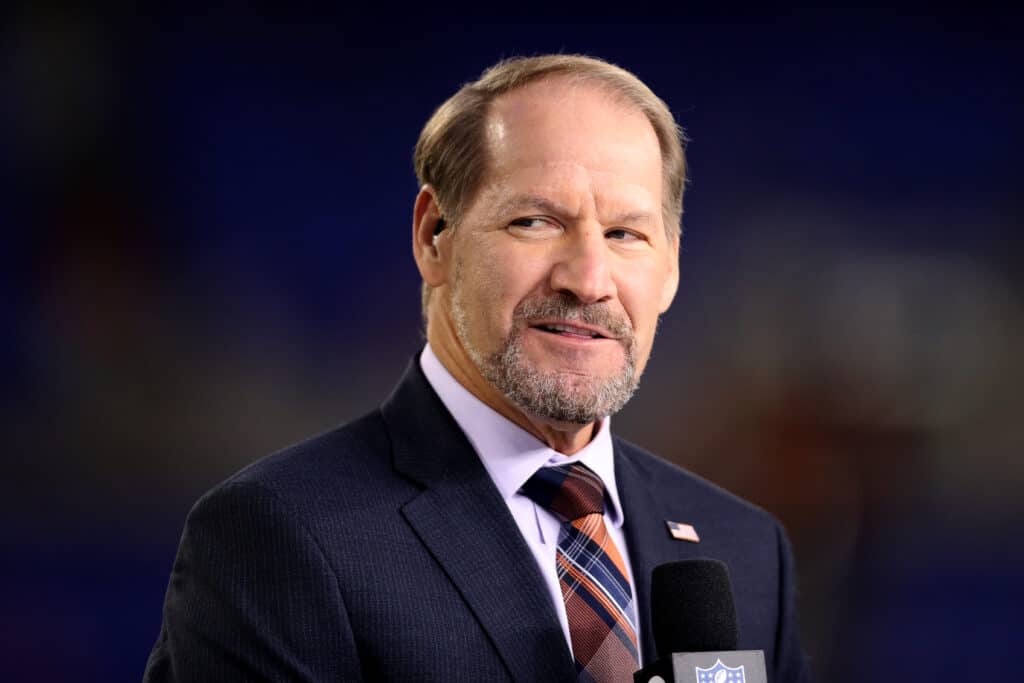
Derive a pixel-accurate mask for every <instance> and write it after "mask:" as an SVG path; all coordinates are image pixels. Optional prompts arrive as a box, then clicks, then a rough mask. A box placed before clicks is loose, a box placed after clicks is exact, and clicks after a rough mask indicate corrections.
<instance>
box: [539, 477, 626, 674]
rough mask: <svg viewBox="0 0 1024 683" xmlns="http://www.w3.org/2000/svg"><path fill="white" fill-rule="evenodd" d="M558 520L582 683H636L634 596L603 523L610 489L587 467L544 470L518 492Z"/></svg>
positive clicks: (559, 557) (561, 569) (561, 579)
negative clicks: (606, 495)
mask: <svg viewBox="0 0 1024 683" xmlns="http://www.w3.org/2000/svg"><path fill="white" fill-rule="evenodd" d="M520 493H522V494H524V495H526V496H527V497H529V498H530V499H531V500H533V501H534V502H535V503H537V504H538V505H540V506H541V507H544V508H546V509H548V510H550V511H551V512H552V513H554V514H555V515H556V516H557V517H558V518H559V519H560V520H562V528H561V531H559V534H558V550H557V553H556V563H557V566H558V583H559V585H560V586H561V588H562V598H563V599H564V600H565V612H566V615H567V616H568V618H569V637H570V639H571V640H572V654H573V658H574V659H575V660H576V674H577V677H578V680H579V681H585V682H587V683H589V682H591V681H595V682H599V683H603V682H605V681H632V680H633V672H634V671H635V670H636V669H637V668H638V667H637V640H636V628H635V627H634V626H633V609H632V605H633V591H632V590H631V589H630V586H629V578H628V575H627V574H626V566H625V564H624V563H623V561H622V555H620V554H619V550H618V548H616V547H615V544H614V543H613V542H612V539H611V536H609V535H608V529H607V527H605V524H604V484H603V483H602V482H601V478H600V477H599V476H597V475H596V474H594V472H593V471H591V470H590V469H588V468H587V466H586V465H583V464H581V463H574V464H571V465H563V466H561V467H542V468H541V469H539V470H537V472H536V473H535V474H534V475H533V476H532V477H530V479H529V481H527V482H526V484H524V485H523V488H522V489H520Z"/></svg>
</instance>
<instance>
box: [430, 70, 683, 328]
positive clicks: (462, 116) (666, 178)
mask: <svg viewBox="0 0 1024 683" xmlns="http://www.w3.org/2000/svg"><path fill="white" fill-rule="evenodd" d="M552 76H564V77H568V78H570V79H572V80H573V81H576V82H582V83H588V84H594V85H597V86H599V87H602V88H603V89H605V90H607V91H608V92H609V93H610V94H611V95H613V96H614V97H616V98H619V99H621V100H623V101H624V102H626V103H627V104H629V105H631V106H634V107H636V108H637V109H639V110H640V112H642V113H643V114H644V115H645V116H646V117H647V120H648V121H649V122H650V124H651V127H652V128H654V133H655V135H656V136H657V138H658V146H659V147H660V149H661V162H662V180H663V183H664V188H663V191H662V197H663V199H662V217H663V221H664V223H665V230H666V231H667V232H668V234H669V237H670V238H678V237H679V236H680V233H681V221H682V214H683V191H684V189H685V186H686V154H685V152H684V146H685V144H686V136H685V134H684V133H683V131H682V129H681V128H680V127H679V126H678V124H677V123H676V121H675V118H673V116H672V112H671V111H669V108H668V106H667V105H666V104H665V103H664V102H663V101H662V100H661V98H659V97H658V96H657V95H655V94H654V92H652V91H651V89H650V88H648V87H647V86H646V85H645V84H644V83H643V81H641V80H640V79H639V78H637V77H636V76H634V75H633V74H631V73H630V72H629V71H626V70H625V69H623V68H621V67H618V66H616V65H614V64H611V63H609V62H606V61H604V60H601V59H597V58H595V57H587V56H584V55H543V56H538V57H514V58H511V59H506V60H503V61H501V62H498V63H497V64H495V65H494V66H492V67H491V68H489V69H487V70H486V71H484V73H483V74H482V75H481V76H480V78H479V79H478V80H476V81H473V82H472V83H467V84H465V85H463V86H462V87H461V88H460V89H459V91H458V92H456V93H455V94H454V95H452V96H451V97H450V98H448V100H446V101H445V102H444V103H443V104H442V105H441V106H440V107H438V108H437V110H436V111H435V112H434V114H433V115H432V116H431V117H430V119H429V120H428V121H427V123H426V125H425V126H423V130H422V131H421V132H420V137H419V140H418V141H417V142H416V151H415V153H414V156H413V161H414V164H415V168H416V178H417V180H418V181H419V184H420V187H422V186H423V185H426V184H429V185H430V186H431V187H432V188H433V189H434V192H435V196H436V200H437V204H438V206H439V208H440V210H441V212H442V214H443V215H444V217H445V220H446V222H447V223H448V225H450V226H455V225H457V224H458V223H459V221H460V219H461V218H462V214H463V212H464V211H465V209H466V207H467V206H469V203H470V202H471V201H472V200H473V198H474V196H475V194H476V192H477V190H479V189H480V183H481V181H482V179H483V178H484V177H485V175H486V171H487V147H486V140H485V134H484V129H485V126H486V123H487V114H488V112H489V111H490V105H491V103H492V102H493V101H494V100H495V99H496V98H497V97H499V96H500V95H503V94H505V93H507V92H510V91H512V90H516V89H518V88H522V87H523V86H525V85H527V84H529V83H533V82H535V81H538V80H541V79H543V78H548V77H552ZM429 300H430V287H429V286H427V285H426V283H424V286H423V315H424V317H426V315H427V305H428V303H429Z"/></svg>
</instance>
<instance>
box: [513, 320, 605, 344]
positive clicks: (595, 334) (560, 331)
mask: <svg viewBox="0 0 1024 683" xmlns="http://www.w3.org/2000/svg"><path fill="white" fill-rule="evenodd" d="M530 327H531V328H532V329H535V330H539V331H541V332H545V333H547V334H554V335H558V336H561V337H567V338H569V339H582V340H586V339H615V337H613V336H612V334H611V333H610V332H609V331H608V330H605V329H603V328H601V327H597V326H594V325H585V324H582V323H569V322H564V321H541V322H535V323H531V324H530Z"/></svg>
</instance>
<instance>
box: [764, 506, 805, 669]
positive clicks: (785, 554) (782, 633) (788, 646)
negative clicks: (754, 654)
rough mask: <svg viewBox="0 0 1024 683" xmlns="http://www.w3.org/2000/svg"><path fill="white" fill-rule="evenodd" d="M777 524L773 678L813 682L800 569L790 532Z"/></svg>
mask: <svg viewBox="0 0 1024 683" xmlns="http://www.w3.org/2000/svg"><path fill="white" fill-rule="evenodd" d="M776 526H777V534H778V545H779V577H780V578H779V624H778V628H777V629H776V640H775V670H774V671H773V672H770V675H769V680H770V681H774V682H776V683H810V681H811V674H810V669H809V667H808V664H807V656H806V654H805V653H804V649H803V646H802V645H801V644H800V627H799V624H798V623H797V622H798V620H797V609H796V597H797V590H796V570H795V568H794V561H793V550H792V548H791V547H790V544H789V539H788V538H786V532H785V531H784V530H783V529H782V527H781V526H780V525H776Z"/></svg>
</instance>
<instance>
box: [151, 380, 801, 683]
mask: <svg viewBox="0 0 1024 683" xmlns="http://www.w3.org/2000/svg"><path fill="white" fill-rule="evenodd" d="M614 448H615V463H616V465H615V467H616V480H617V483H618V486H619V492H620V497H621V499H622V505H623V508H624V513H625V529H624V530H625V534H626V538H627V543H628V545H629V552H630V561H631V562H632V566H633V573H634V575H635V577H636V586H635V589H636V595H637V599H638V601H639V602H638V605H639V615H640V620H641V638H642V640H643V653H644V657H645V661H647V662H650V661H653V659H654V657H655V655H654V650H653V647H654V645H653V638H652V633H651V625H650V613H651V610H650V576H651V570H652V569H653V568H654V567H655V566H656V565H658V564H661V563H662V562H668V561H672V560H679V559H685V558H693V557H714V558H718V559H720V560H722V561H724V562H725V563H726V564H727V565H728V567H729V571H730V574H731V578H732V586H733V592H734V594H735V600H736V606H737V611H738V620H739V632H740V642H739V646H740V648H741V649H763V650H764V652H765V658H766V664H767V666H768V671H769V677H770V680H772V681H778V682H780V683H781V682H786V683H788V682H790V681H804V680H807V673H806V669H805V664H804V659H803V653H802V651H801V648H800V645H799V642H798V637H797V627H796V623H795V620H794V581H793V573H792V561H791V555H790V550H789V546H788V544H787V541H786V538H785V535H784V533H783V531H782V529H781V528H780V526H779V525H778V524H777V523H776V522H775V520H773V519H772V518H771V517H770V516H769V515H768V514H766V513H765V512H763V511H762V510H760V509H758V508H756V507H754V506H752V505H750V504H748V503H745V502H743V501H741V500H740V499H738V498H736V497H734V496H732V495H730V494H728V493H726V492H724V491H723V490H721V489H719V488H717V487H716V486H714V485H712V484H709V483H708V482H706V481H703V480H701V479H699V478H698V477H695V476H694V475H692V474H690V473H688V472H686V471H684V470H682V469H679V468H677V467H675V466H673V465H671V464H669V463H666V462H665V461H663V460H661V459H659V458H657V457H655V456H653V455H651V454H649V453H647V452H645V451H643V450H641V449H640V448H637V447H636V446H633V445H631V444H629V443H627V442H625V441H623V440H620V439H615V440H614ZM666 520H674V521H680V522H686V523H690V524H693V525H694V526H695V527H696V528H697V529H698V531H699V533H700V537H701V541H700V543H699V544H693V543H688V542H683V541H677V540H674V539H672V538H671V537H670V536H669V533H668V530H667V528H666V525H665V521H666ZM145 680H146V681H198V680H204V681H206V680H209V681H226V680H275V681H277V680H296V681H350V680H395V681H520V682H521V683H540V682H545V681H552V682H554V681H574V680H575V673H574V668H573V662H572V655H571V653H570V651H569V648H568V646H567V645H566V642H565V638H564V636H563V633H562V630H561V627H560V626H559V622H558V618H557V617H556V615H555V611H554V608H553V607H552V605H551V598H550V596H549V594H548V592H547V590H546V588H545V584H544V583H543V579H542V578H541V575H540V572H539V570H538V568H537V566H536V563H535V561H534V558H533V554H532V553H531V552H530V551H529V549H528V547H527V545H526V541H525V540H524V539H523V538H522V536H521V535H520V533H519V530H518V528H517V526H516V523H515V521H514V520H513V518H512V515H511V514H510V512H509V510H508V508H507V507H506V505H505V503H504V501H503V500H502V499H501V496H500V494H499V493H498V490H497V489H496V488H495V486H494V484H493V483H492V481H491V479H490V477H489V476H488V474H487V472H486V470H485V469H484V467H483V465H482V464H481V462H480V460H479V458H478V457H477V455H476V453H475V452H474V450H473V448H472V446H471V445H470V444H469V442H468V441H467V439H466V438H465V436H464V435H463V433H462V431H461V430H460V429H459V427H458V425H457V424H456V422H455V421H454V420H453V419H452V417H451V415H450V414H449V413H448V412H447V410H446V409H445V408H444V405H443V404H442V403H441V401H440V399H439V398H438V397H437V395H436V394H435V393H434V391H433V389H432V388H431V387H430V385H429V383H428V382H427V380H426V378H425V377H424V375H423V372H422V370H421V369H420V367H419V363H418V362H416V361H413V362H412V364H411V365H410V367H409V369H408V370H407V371H406V374H405V376H404V378H403V379H402V381H401V383H400V384H399V385H398V387H397V388H396V389H395V391H394V392H393V393H392V395H391V396H390V397H389V398H388V400H387V401H386V402H385V403H384V404H383V405H382V406H381V408H380V409H379V410H376V411H374V412H373V413H371V414H369V415H367V416H366V417H364V418H362V419H359V420H357V421H355V422H352V423H350V424H348V425H345V426H343V427H341V428H339V429H336V430H334V431H332V432H329V433H327V434H324V435H322V436H319V437H316V438H313V439H311V440H309V441H306V442H304V443H301V444H299V445H297V446H293V447H291V448H289V449H287V450H285V451H283V452H280V453H277V454H275V455H272V456H269V457H267V458H265V459H263V460H260V461H258V462H256V463H254V464H253V465H250V466H249V467H248V468H246V469H244V470H242V471H241V472H239V473H238V474H236V475H235V476H233V477H231V478H230V479H228V480H227V481H225V482H224V483H222V484H220V485H219V486H217V487H216V488H214V489H213V490H212V491H210V492H209V493H207V494H206V495H205V496H204V497H203V498H202V499H200V501H199V502H198V503H197V504H196V505H195V507H194V508H193V509H192V511H191V513H190V514H189V517H188V520H187V521H186V524H185V530H184V533H183V535H182V538H181V545H180V548H179V550H178V556H177V558H176V560H175V562H174V568H173V571H172V574H171V578H170V584H169V586H168V589H167V597H166V601H165V604H164V614H163V623H162V627H161V630H160V635H159V637H158V640H157V642H156V645H155V646H154V649H153V652H152V654H151V655H150V658H149V663H148V666H147V669H146V673H145Z"/></svg>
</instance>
